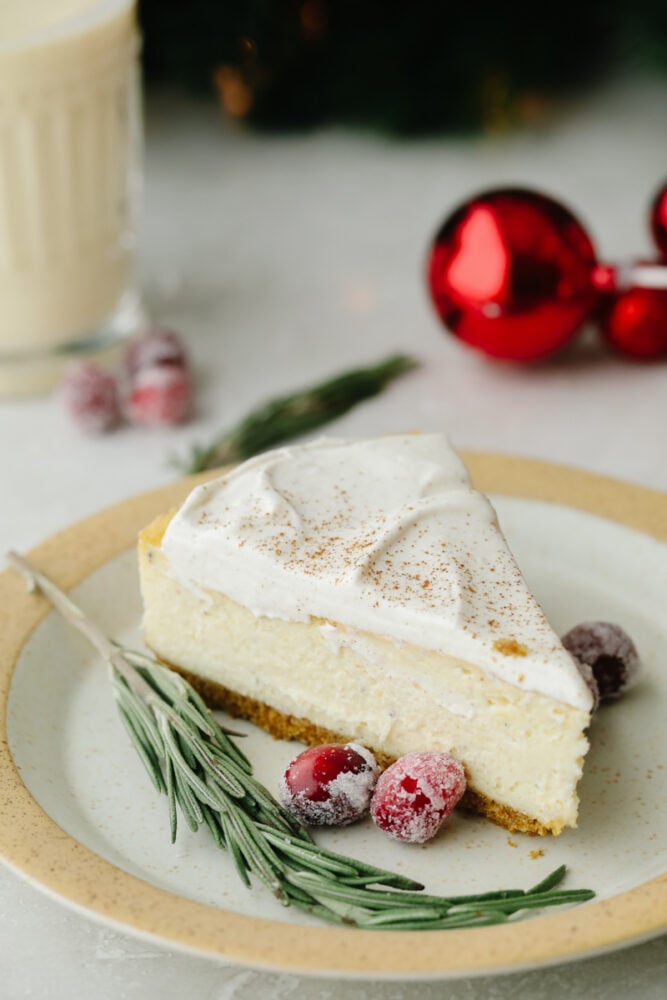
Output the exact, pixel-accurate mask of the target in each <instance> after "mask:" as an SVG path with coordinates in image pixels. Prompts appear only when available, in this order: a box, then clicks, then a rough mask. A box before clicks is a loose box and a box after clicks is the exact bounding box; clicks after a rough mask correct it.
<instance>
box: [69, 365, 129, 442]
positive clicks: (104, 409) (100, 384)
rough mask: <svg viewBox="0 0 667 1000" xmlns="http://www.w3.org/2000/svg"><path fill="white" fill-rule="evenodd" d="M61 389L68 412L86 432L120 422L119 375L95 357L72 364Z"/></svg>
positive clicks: (92, 431) (98, 430)
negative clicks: (100, 364) (93, 359)
mask: <svg viewBox="0 0 667 1000" xmlns="http://www.w3.org/2000/svg"><path fill="white" fill-rule="evenodd" d="M61 389H62V396H63V401H64V404H65V408H66V409H67V412H68V413H69V414H70V416H71V417H72V418H73V419H74V420H75V421H76V423H77V424H78V425H79V427H81V428H82V430H84V431H86V432H87V433H89V434H101V433H103V432H104V431H108V430H111V428H112V427H115V426H116V425H117V424H118V423H119V422H120V417H121V411H120V402H119V394H118V386H117V383H116V379H115V378H114V376H113V375H112V374H111V373H110V372H108V371H105V369H104V368H101V367H100V366H99V365H97V364H95V363H94V362H93V361H73V362H72V363H71V364H69V365H68V366H67V368H66V369H65V372H64V375H63V381H62V386H61Z"/></svg>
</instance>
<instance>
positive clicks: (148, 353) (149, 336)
mask: <svg viewBox="0 0 667 1000" xmlns="http://www.w3.org/2000/svg"><path fill="white" fill-rule="evenodd" d="M156 365H177V366H180V367H181V368H186V367H187V365H188V358H187V354H186V351H185V348H184V346H183V342H182V340H181V338H180V337H179V335H178V334H177V333H175V332H174V331H173V330H166V329H163V328H162V327H155V328H153V329H150V330H145V331H144V332H143V333H141V334H139V336H137V337H136V338H135V339H134V340H133V341H132V342H131V343H130V344H129V345H128V347H127V350H126V352H125V367H126V369H127V371H128V374H129V375H130V376H134V375H136V374H137V372H140V371H143V370H144V369H145V368H153V367H155V366H156Z"/></svg>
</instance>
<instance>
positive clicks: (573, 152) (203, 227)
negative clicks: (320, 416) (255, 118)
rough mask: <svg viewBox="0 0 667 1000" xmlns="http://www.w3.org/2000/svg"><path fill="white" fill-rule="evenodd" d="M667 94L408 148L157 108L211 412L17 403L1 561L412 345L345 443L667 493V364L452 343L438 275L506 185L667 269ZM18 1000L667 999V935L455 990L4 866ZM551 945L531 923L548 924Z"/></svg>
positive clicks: (3, 952) (151, 121)
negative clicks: (654, 250) (208, 951)
mask: <svg viewBox="0 0 667 1000" xmlns="http://www.w3.org/2000/svg"><path fill="white" fill-rule="evenodd" d="M666 107H667V85H665V83H664V82H663V83H655V82H651V81H644V82H634V83H631V84H624V85H617V86H615V87H613V88H608V89H606V90H604V91H601V92H600V93H598V94H594V95H591V96H590V97H589V99H588V100H587V101H586V102H585V103H583V104H580V105H575V106H572V107H569V108H566V109H564V110H563V112H562V114H561V115H560V117H559V118H558V120H555V121H554V122H552V123H551V124H550V125H549V126H548V127H545V128H542V129H540V130H539V131H533V132H530V133H523V134H518V135H517V134H515V135H510V136H500V137H495V138H492V139H486V140H484V139H481V138H477V139H470V140H463V139H449V140H445V139H438V140H431V141H423V142H417V143H409V144H408V143H405V144H400V143H394V142H390V141H387V140H385V139H382V138H377V137H371V136H366V135H351V134H346V133H344V132H341V131H337V130H327V131H323V132H319V133H316V134H313V135H310V136H300V137H290V138H286V137H259V136H254V135H249V134H246V133H243V132H242V131H238V130H235V129H232V128H229V127H228V126H223V125H222V124H221V122H220V121H219V119H218V116H217V113H216V109H215V107H214V106H212V105H205V104H204V105H202V104H200V105H191V104H188V103H186V102H184V101H183V100H178V99H175V98H166V97H161V98H159V99H157V100H152V101H151V102H150V104H149V107H148V113H147V165H146V208H145V221H144V230H143V237H142V285H143V288H144V289H145V293H146V299H147V302H148V304H149V306H150V308H151V310H152V312H153V315H154V317H155V318H156V319H157V320H159V321H162V322H164V323H166V324H170V325H173V326H174V327H175V328H177V329H179V330H181V331H182V332H183V333H184V335H185V336H186V337H187V340H188V343H189V346H190V349H191V353H192V357H193V361H194V365H195V369H196V372H197V382H198V397H197V416H196V419H195V420H194V421H193V422H192V423H191V424H189V425H188V426H186V427H184V428H181V429H178V430H172V431H161V430H160V431H148V430H143V431H142V430H136V429H130V428H127V429H122V430H119V431H117V432H116V433H114V434H111V435H108V436H106V437H103V438H97V439H90V438H86V437H83V436H82V435H81V434H80V433H79V431H78V430H77V428H75V427H73V426H72V425H71V424H70V423H69V422H68V420H67V418H66V417H65V415H64V414H63V413H62V412H61V410H60V408H59V406H58V404H57V401H56V400H55V399H54V398H42V399H31V400H19V401H13V402H1V401H0V447H1V453H2V456H3V474H2V480H1V483H2V499H1V501H0V552H2V551H4V550H5V549H7V548H8V547H10V546H13V547H16V548H19V549H27V548H29V547H30V546H32V545H33V544H35V543H37V542H38V541H40V540H42V539H43V538H44V537H46V536H48V535H49V534H51V533H52V532H54V531H56V530H57V529H59V528H61V527H64V526H65V525H67V524H70V523H72V522H75V521H77V520H79V519H80V518H81V517H83V516H85V515H87V514H89V513H92V512H93V511H96V510H98V509H100V508H102V507H105V506H108V505H109V504H112V503H113V502H115V501H118V500H121V499H123V498H125V497H127V496H129V495H131V494H134V493H139V492H142V491H144V490H146V489H150V488H151V487H154V486H158V485H160V484H161V483H165V482H167V481H169V480H170V479H171V478H172V477H173V471H172V469H171V468H170V467H169V465H168V464H167V458H168V456H169V454H170V453H173V452H179V451H180V452H183V450H184V449H186V448H187V446H188V445H189V444H191V443H193V442H195V441H206V440H207V438H208V437H209V436H210V435H211V433H212V432H213V431H215V430H218V429H222V428H223V427H225V426H227V425H228V424H230V423H231V422H233V421H235V420H236V419H237V418H239V417H241V416H242V415H243V414H245V413H246V412H247V411H248V410H249V409H250V408H251V407H253V406H255V405H256V404H257V403H259V402H262V401H264V400H265V399H266V398H267V397H269V396H271V395H273V394H276V393H279V392H280V393H282V392H284V391H288V390H290V389H293V388H297V387H301V386H305V385H308V384H310V383H312V382H314V381H316V380H319V379H320V378H323V377H327V376H329V375H332V374H334V373H335V372H337V371H339V370H341V369H343V368H346V367H351V366H356V365H358V364H363V363H369V362H374V361H376V360H379V359H380V358H382V357H384V356H385V355H387V354H389V353H391V352H393V351H395V350H404V351H410V352H413V353H414V354H415V355H416V356H417V357H418V358H419V359H420V361H421V366H420V368H419V370H418V371H416V372H415V373H414V374H412V375H410V376H408V377H407V378H405V379H403V380H402V381H401V382H400V383H397V384H396V385H395V386H394V387H392V388H391V390H390V391H388V392H387V393H386V394H385V395H383V396H382V397H380V398H378V399H376V400H374V401H372V402H369V403H367V404H365V405H363V406H361V407H359V408H357V409H356V410H355V411H353V412H351V413H350V414H349V415H347V416H346V417H344V418H343V419H341V420H340V421H339V422H338V424H337V426H336V428H335V430H336V432H339V433H341V434H350V435H366V434H374V433H381V432H385V431H391V430H404V429H415V428H421V429H424V430H432V429H445V430H447V431H448V432H449V434H450V436H451V438H452V440H453V441H454V443H455V444H456V445H457V446H459V447H462V448H480V449H486V450H495V451H504V452H515V453H520V454H524V455H531V456H537V457H539V458H543V459H548V460H554V461H559V462H565V463H569V464H572V465H577V466H580V467H583V468H586V469H590V470H594V471H599V472H602V473H606V474H609V475H612V476H616V477H618V478H623V479H628V480H632V481H634V482H636V483H641V484H643V485H645V486H650V487H654V488H657V489H660V490H664V491H667V419H666V415H667V363H665V362H663V363H661V364H652V365H641V364H633V363H631V362H628V361H625V360H622V359H619V358H614V357H611V356H608V355H604V356H601V355H598V354H596V353H594V352H593V353H591V352H589V351H581V352H574V353H573V354H572V355H571V356H570V357H568V358H564V359H560V360H558V361H556V362H552V363H549V364H543V365H539V366H535V367H516V366H504V365H499V364H494V363H492V362H487V361H485V360H484V359H483V358H481V357H480V356H478V355H476V354H474V353H472V352H468V351H466V350H464V349H463V348H461V347H460V346H459V345H458V344H457V343H456V342H455V341H453V340H452V339H451V338H449V337H448V336H446V335H445V334H444V333H443V332H442V331H441V329H440V327H439V325H438V323H437V321H436V319H435V318H434V315H433V313H432V310H431V307H430V305H429V302H428V300H427V296H426V293H425V288H424V281H423V263H424V258H425V254H426V249H427V246H428V242H429V240H430V237H431V236H432V234H433V232H434V230H435V228H436V226H437V225H438V223H439V222H440V220H441V219H442V218H443V217H444V216H445V215H446V214H447V213H448V212H449V210H450V209H451V208H452V207H453V206H454V205H455V204H456V203H457V202H458V201H459V200H461V199H462V198H463V197H465V196H466V195H468V194H470V193H473V192H475V191H477V190H479V189H482V188H484V187H488V186H498V185H500V184H504V183H519V184H529V185H531V186H536V187H539V188H541V189H543V190H545V191H547V192H551V193H553V194H554V195H556V196H558V197H561V198H562V199H564V200H565V201H566V202H568V203H569V204H570V206H571V207H572V208H573V209H574V210H575V212H577V214H579V215H580V217H581V218H582V219H583V221H584V222H585V223H586V224H587V225H588V226H589V227H590V230H591V232H592V234H593V237H594V239H595V241H596V244H597V246H598V250H599V253H600V255H601V256H602V257H605V258H616V257H620V256H628V255H631V254H633V253H637V254H640V255H641V254H646V253H647V252H648V251H649V247H650V244H649V241H648V235H647V229H646V206H647V203H648V201H649V199H650V197H651V196H652V194H653V192H654V191H655V189H656V187H657V185H658V184H659V183H660V182H661V181H662V180H663V179H664V178H665V177H667V129H666V128H665V126H666V125H667V120H666V119H667V114H666V112H665V108H666ZM0 928H1V932H0V978H1V984H0V995H2V997H3V998H5V1000H19V998H27V997H31V998H32V997H38V998H41V997H45V998H54V1000H58V998H69V997H74V996H76V997H91V998H99V1000H111V998H113V1000H119V998H123V1000H124V998H127V1000H135V998H137V1000H138V998H141V1000H153V998H161V1000H163V998H171V997H174V998H175V997H181V996H193V997H194V996H197V997H199V998H202V1000H204V998H211V1000H212V998H218V1000H222V998H232V997H233V998H238V1000H242V998H250V997H252V998H255V997H267V998H273V997H275V998H291V997H294V998H297V997H298V998H300V1000H303V998H322V1000H324V998H326V1000H338V998H341V997H343V996H350V995H353V996H356V997H361V998H368V1000H375V998H380V997H383V998H384V997H395V998H401V1000H402V998H405V1000H408V998H411V997H414V996H420V997H425V998H429V997H433V998H435V997H442V996H446V997H448V998H454V1000H463V998H480V997H484V998H509V997H510V996H511V997H513V998H519V1000H529V998H530V1000H542V998H544V1000H550V998H555V997H563V996H567V997H587V998H597V997H601V998H602V997H604V998H605V1000H621V998H623V1000H626V998H629V997H637V998H642V1000H653V998H656V1000H657V998H658V997H660V998H662V997H664V989H665V979H666V976H667V939H666V938H662V939H659V940H654V941H651V942H648V943H644V944H641V945H637V946H635V947H632V948H629V949H626V950H624V951H622V952H618V953H615V954H610V955H606V956H600V957H596V958H590V959H587V960H585V961H581V962H577V963H573V964H570V965H565V966H560V967H554V968H550V969H544V970H541V971H532V972H525V973H519V974H514V975H512V976H506V977H493V978H484V979H466V980H459V981H455V982H450V983H448V984H446V985H438V984H421V985H414V984H406V983H396V984H387V983H385V984H380V983H367V982H366V983H349V982H348V983H347V984H342V983H336V982H334V981H331V980H323V979H322V980H319V979H302V978H301V977H299V976H295V975H275V974H272V973H268V972H257V971H251V970H247V969H239V968H231V967H227V966H223V965H221V964H219V963H216V962H213V961H208V960H205V959H199V958H194V957H191V956H187V955H182V954H178V953H175V952H170V951H168V950H165V949H164V948H161V947H159V946H154V945H152V944H146V943H145V942H143V941H138V940H136V939H134V938H132V937H131V936H130V935H128V934H125V933H122V932H118V931H115V930H111V929H109V928H107V927H104V926H101V925H98V924H97V923H94V922H93V921H91V920H90V919H88V918H87V917H86V916H85V915H81V914H78V913H73V912H71V911H69V910H67V909H65V908H64V907H63V906H61V905H60V903H59V902H58V901H56V900H54V899H50V898H47V897H46V896H43V895H42V894H41V892H39V891H38V890H37V889H36V888H34V887H32V886H29V885H27V884H25V883H24V882H23V881H21V880H20V879H19V878H18V877H17V876H16V875H14V874H13V873H11V872H9V871H6V870H5V869H4V868H0ZM527 933H529V925H527Z"/></svg>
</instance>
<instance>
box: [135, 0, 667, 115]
mask: <svg viewBox="0 0 667 1000" xmlns="http://www.w3.org/2000/svg"><path fill="white" fill-rule="evenodd" d="M140 18H141V21H142V27H143V32H144V68H145V74H146V81H147V84H148V85H149V86H150V85H152V84H156V83H160V82H162V83H164V82H166V83H169V84H171V85H174V86H177V87H182V88H185V89H187V90H188V91H192V92H196V93H200V94H209V95H213V96H215V97H216V98H217V99H218V100H219V101H220V104H221V106H222V108H223V110H224V112H225V113H226V114H227V115H229V116H230V117H233V118H237V119H243V120H245V121H247V122H249V123H251V124H253V125H255V126H257V127H261V128H264V129H276V130H277V129H282V130H285V129H303V128H309V127H314V126H318V125H323V124H328V123H332V122H335V123H343V124H346V125H351V126H362V127H364V126H367V127H371V128H374V129H377V130H381V131H383V132H388V133H393V134H401V135H412V134H415V135H416V134H429V133H432V134H440V133H446V132H449V133H452V132H469V131H473V130H480V129H481V130H485V131H502V130H506V129H508V128H512V127H513V126H514V125H517V124H528V123H535V122H539V121H540V120H543V119H546V118H548V117H549V116H550V115H551V114H553V113H554V111H557V109H558V108H559V106H561V105H562V104H563V102H566V101H568V100H571V99H572V97H574V96H576V95H577V94H580V93H582V92H583V91H584V90H586V89H587V88H590V87H592V86H595V85H596V84H598V83H600V82H603V81H604V80H605V79H607V78H609V77H610V76H612V75H618V74H626V73H637V72H647V71H648V72H655V71H658V72H661V73H667V3H666V2H665V0H633V2H631V3H628V2H627V0H625V2H623V0H593V2H589V3H587V2H585V0H560V2H558V3H551V4H540V5H537V4H535V5H534V6H533V7H532V9H531V7H530V6H529V5H528V4H526V3H502V2H496V3H482V4H478V3H477V4H476V3H471V2H463V3H462V2H458V3H451V2H447V0H442V2H440V3H438V2H433V0H429V2H427V0H382V2H381V0H141V3H140Z"/></svg>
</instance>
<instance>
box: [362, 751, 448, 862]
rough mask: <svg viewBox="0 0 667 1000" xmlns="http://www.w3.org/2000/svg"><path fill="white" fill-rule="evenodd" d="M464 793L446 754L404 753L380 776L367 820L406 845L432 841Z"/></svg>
mask: <svg viewBox="0 0 667 1000" xmlns="http://www.w3.org/2000/svg"><path fill="white" fill-rule="evenodd" d="M465 789H466V776H465V771H464V770H463V767H462V765H461V764H460V763H459V761H458V760H456V758H455V757H452V755H451V754H448V753H436V752H424V753H408V754H406V755H405V756H404V757H400V758H399V760H397V761H396V762H395V763H394V764H392V765H391V766H390V767H388V768H387V770H386V771H384V773H383V774H381V775H380V778H379V779H378V783H377V785H376V786H375V791H374V793H373V798H372V799H371V816H372V817H373V820H374V822H375V824H376V826H378V827H379V829H380V830H383V831H384V832H385V833H388V834H389V835H390V836H391V837H393V838H394V839H395V840H401V841H404V842H405V843H407V844H423V843H425V841H427V840H430V839H431V837H434V836H435V835H436V833H437V832H438V830H439V829H440V827H441V826H442V824H443V823H444V821H445V820H446V819H447V817H448V816H449V814H450V813H451V812H452V810H453V809H454V807H455V806H456V804H457V802H458V801H459V799H460V798H461V796H462V795H463V793H464V792H465Z"/></svg>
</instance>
